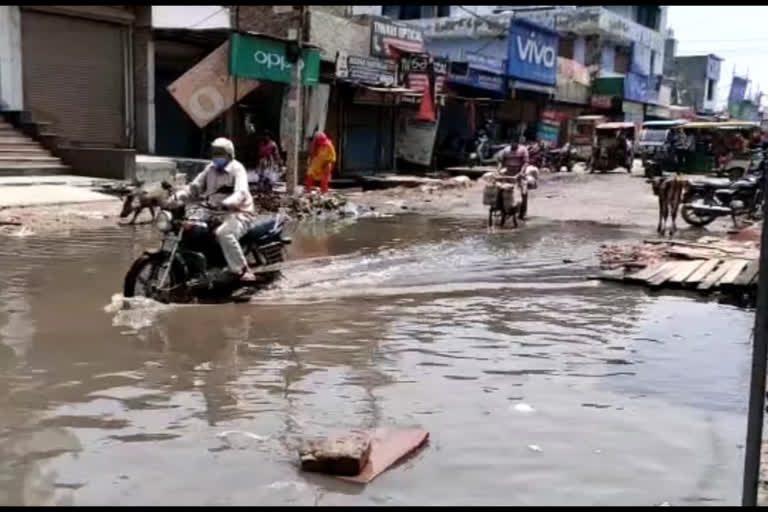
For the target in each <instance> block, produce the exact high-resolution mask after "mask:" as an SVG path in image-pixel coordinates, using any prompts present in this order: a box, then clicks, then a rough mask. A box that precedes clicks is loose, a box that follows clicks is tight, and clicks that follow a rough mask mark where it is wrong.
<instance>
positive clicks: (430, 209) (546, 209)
mask: <svg viewBox="0 0 768 512" xmlns="http://www.w3.org/2000/svg"><path fill="white" fill-rule="evenodd" d="M483 186H484V185H483V183H482V181H476V182H473V183H472V184H471V185H470V186H468V187H461V186H458V187H453V188H437V187H421V188H396V189H388V190H376V191H369V192H361V191H339V192H337V193H338V194H340V195H343V196H345V197H346V198H347V199H348V200H349V201H350V202H351V203H353V204H357V205H361V206H365V207H370V208H373V209H374V210H375V211H376V212H379V213H381V214H397V213H406V212H407V213H424V214H433V215H434V214H447V213H450V214H451V215H459V216H477V217H478V218H482V217H484V216H485V215H486V212H487V210H486V209H485V207H484V206H483V205H482V202H481V196H482V188H483ZM119 211H120V200H119V199H117V198H115V199H114V200H112V201H104V202H96V203H90V204H82V205H77V204H75V205H67V206H48V207H33V208H7V209H5V210H0V223H2V222H3V221H11V222H19V223H21V224H20V225H5V226H0V233H5V234H11V235H20V236H26V235H31V234H33V233H37V234H56V233H63V234H67V233H69V232H70V231H72V230H84V229H97V228H102V227H111V226H115V225H117V224H118V222H119V221H120V219H119V218H118V213H119ZM529 212H530V213H529V215H530V217H532V218H546V219H550V220H558V221H574V220H576V221H588V222H597V223H602V224H611V225H623V226H638V227H648V228H651V227H654V226H655V225H656V222H657V220H658V217H657V215H658V206H657V201H656V197H655V196H654V195H653V194H652V193H651V190H650V186H649V185H648V184H647V183H646V182H645V180H644V179H643V178H642V177H641V176H638V175H636V174H633V175H627V174H624V173H616V174H605V175H594V174H581V173H573V174H571V173H562V174H560V173H557V174H547V175H543V176H542V177H541V180H540V184H539V187H538V189H536V190H534V191H532V192H531V202H530V210H529ZM142 219H143V220H145V221H146V220H148V219H149V213H148V212H144V213H143V214H142V217H140V221H141V220H142ZM678 221H679V223H678V226H679V227H680V228H685V227H686V225H685V223H684V222H683V221H682V219H678ZM727 228H728V223H727V222H726V221H722V222H719V223H715V225H714V226H713V227H710V230H717V231H720V230H724V229H727Z"/></svg>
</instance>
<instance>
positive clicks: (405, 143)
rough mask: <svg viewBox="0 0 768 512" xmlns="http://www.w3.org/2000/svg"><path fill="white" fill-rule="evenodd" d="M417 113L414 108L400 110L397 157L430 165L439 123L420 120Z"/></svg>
mask: <svg viewBox="0 0 768 512" xmlns="http://www.w3.org/2000/svg"><path fill="white" fill-rule="evenodd" d="M417 115H418V112H416V111H413V110H409V109H402V110H400V116H399V119H398V130H397V142H396V146H395V147H396V148H397V157H398V158H401V159H403V160H405V161H406V162H411V163H414V164H418V165H423V166H429V165H430V164H431V163H432V152H433V150H434V147H435V138H436V137H437V127H438V123H437V122H434V123H430V122H424V121H419V120H418V119H417V118H416V117H417ZM438 120H439V118H438Z"/></svg>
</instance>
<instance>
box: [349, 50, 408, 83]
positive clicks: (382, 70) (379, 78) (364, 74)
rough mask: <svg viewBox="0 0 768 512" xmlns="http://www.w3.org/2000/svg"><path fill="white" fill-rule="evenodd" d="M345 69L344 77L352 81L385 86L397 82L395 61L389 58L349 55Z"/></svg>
mask: <svg viewBox="0 0 768 512" xmlns="http://www.w3.org/2000/svg"><path fill="white" fill-rule="evenodd" d="M346 69H347V76H346V78H347V79H348V80H351V81H353V82H358V83H361V84H370V85H383V86H386V87H394V86H395V85H396V84H397V63H396V62H395V61H394V60H391V59H379V58H377V57H357V56H355V55H350V56H349V57H348V58H347V66H346Z"/></svg>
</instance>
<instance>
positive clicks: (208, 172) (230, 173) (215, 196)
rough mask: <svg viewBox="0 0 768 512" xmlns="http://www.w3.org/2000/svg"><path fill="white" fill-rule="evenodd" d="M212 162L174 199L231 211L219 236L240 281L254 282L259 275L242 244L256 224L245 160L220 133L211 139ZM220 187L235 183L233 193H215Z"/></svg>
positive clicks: (231, 266)
mask: <svg viewBox="0 0 768 512" xmlns="http://www.w3.org/2000/svg"><path fill="white" fill-rule="evenodd" d="M211 157H212V160H213V161H212V162H211V163H210V164H208V165H207V166H206V167H205V169H203V171H202V172H201V173H200V174H198V175H197V177H196V178H195V179H194V180H192V183H190V184H189V186H187V187H186V188H185V189H184V190H182V191H180V192H177V193H176V194H175V199H176V200H177V201H181V202H187V201H189V200H190V199H198V198H202V199H206V200H207V201H208V202H209V203H210V204H211V205H212V206H214V207H217V208H218V207H221V208H224V209H226V210H228V211H229V213H228V214H227V216H226V218H225V219H224V221H223V222H222V224H221V225H220V226H219V227H218V228H216V232H215V235H216V239H217V240H218V242H219V245H220V246H221V250H222V252H223V253H224V258H225V259H226V260H227V266H228V267H229V270H230V271H232V272H233V273H234V274H235V275H237V276H239V277H240V280H241V281H244V282H253V281H255V280H256V276H254V275H253V272H251V270H250V269H249V268H248V262H247V261H246V259H245V255H244V254H243V248H242V247H241V246H240V238H241V237H242V236H243V235H245V233H247V232H248V231H249V230H250V229H251V228H252V227H253V226H254V225H255V224H256V222H255V217H254V208H253V197H252V196H251V192H250V191H249V190H248V176H247V174H246V171H245V167H243V164H241V163H240V162H238V161H237V160H235V145H234V144H233V143H232V141H231V140H229V139H226V138H224V137H219V138H218V139H216V140H214V141H213V142H212V143H211ZM221 187H232V188H233V189H234V190H233V192H232V194H230V195H226V194H221V193H216V191H217V190H218V189H219V188H221Z"/></svg>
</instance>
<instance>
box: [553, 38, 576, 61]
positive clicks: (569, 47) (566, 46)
mask: <svg viewBox="0 0 768 512" xmlns="http://www.w3.org/2000/svg"><path fill="white" fill-rule="evenodd" d="M573 42H574V38H572V37H561V38H560V44H559V45H558V48H557V56H558V57H563V58H565V59H573Z"/></svg>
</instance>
